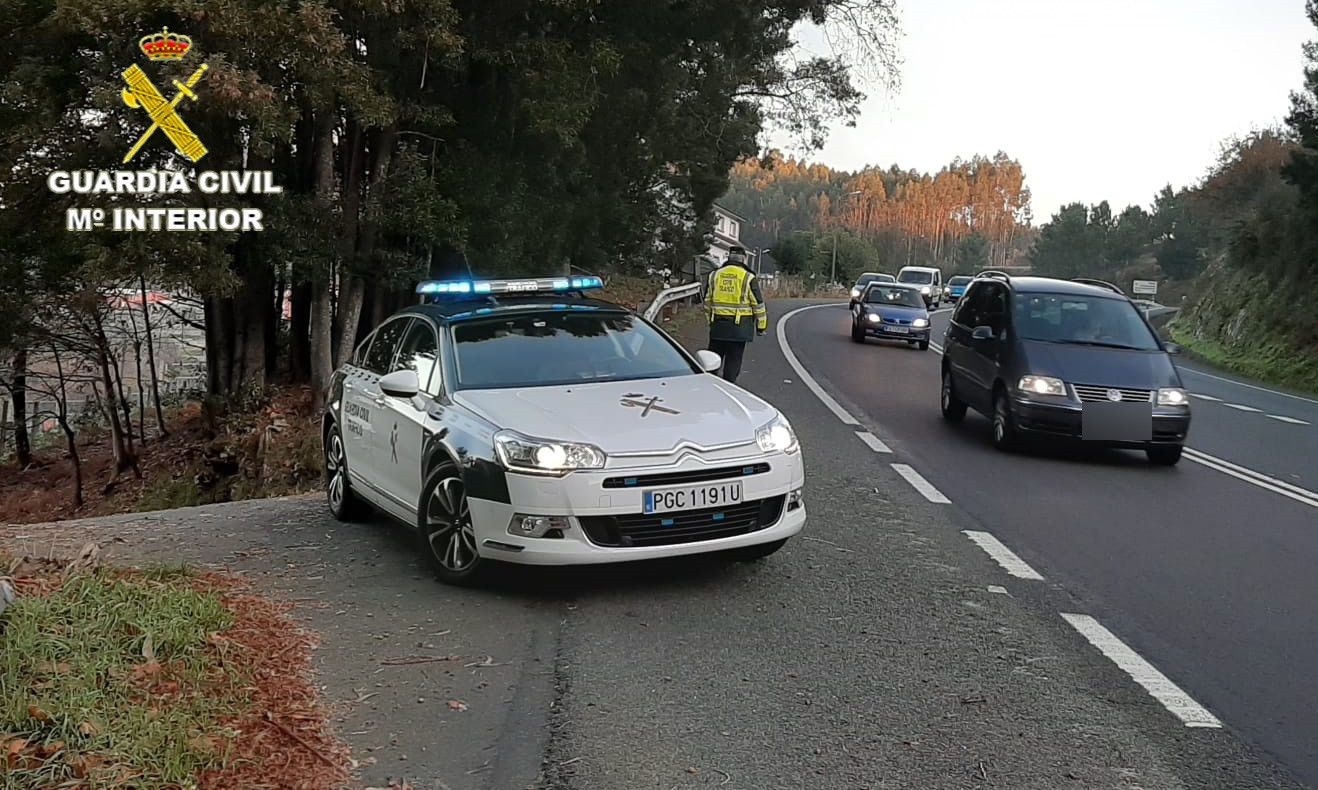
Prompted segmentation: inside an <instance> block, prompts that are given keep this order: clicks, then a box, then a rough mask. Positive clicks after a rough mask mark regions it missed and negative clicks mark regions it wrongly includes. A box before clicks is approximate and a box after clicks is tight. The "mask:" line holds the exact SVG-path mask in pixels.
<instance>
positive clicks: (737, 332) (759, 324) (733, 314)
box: [705, 263, 769, 341]
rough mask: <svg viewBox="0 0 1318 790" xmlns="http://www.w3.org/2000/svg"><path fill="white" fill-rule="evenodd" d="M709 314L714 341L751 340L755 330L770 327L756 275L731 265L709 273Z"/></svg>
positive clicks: (707, 314) (710, 330)
mask: <svg viewBox="0 0 1318 790" xmlns="http://www.w3.org/2000/svg"><path fill="white" fill-rule="evenodd" d="M705 315H706V317H707V318H708V319H709V336H710V338H712V339H714V340H740V341H750V340H751V339H753V338H754V337H755V331H756V330H759V331H761V332H763V331H765V330H766V329H768V328H769V314H768V311H767V310H766V309H765V307H764V297H763V295H762V294H761V293H760V284H759V282H758V281H757V280H756V279H755V275H754V274H753V273H752V272H751V271H750V270H749V269H747V268H745V267H744V266H740V265H738V264H735V263H727V264H724V265H723V266H721V267H719V268H718V269H715V270H714V271H712V272H710V274H709V282H708V283H707V285H706V288H705Z"/></svg>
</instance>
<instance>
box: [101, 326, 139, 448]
mask: <svg viewBox="0 0 1318 790" xmlns="http://www.w3.org/2000/svg"><path fill="white" fill-rule="evenodd" d="M105 351H106V354H107V356H108V358H109V363H110V370H111V371H112V372H113V373H114V386H115V390H114V392H115V394H116V396H117V399H118V401H119V408H120V409H121V410H122V411H123V415H124V439H125V440H126V441H127V442H128V454H129V455H130V456H132V457H133V458H134V460H136V458H137V449H136V447H135V446H134V444H133V407H132V406H131V405H129V403H128V395H127V393H125V392H124V375H123V371H122V370H120V368H119V359H118V358H117V357H115V356H114V351H113V350H112V349H111V348H110V344H109V341H106V344H105Z"/></svg>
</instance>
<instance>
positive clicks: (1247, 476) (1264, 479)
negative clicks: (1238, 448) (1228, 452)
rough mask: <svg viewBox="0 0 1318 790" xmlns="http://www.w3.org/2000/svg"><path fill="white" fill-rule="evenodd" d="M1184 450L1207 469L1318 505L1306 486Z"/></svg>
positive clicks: (1316, 499) (1189, 457)
mask: <svg viewBox="0 0 1318 790" xmlns="http://www.w3.org/2000/svg"><path fill="white" fill-rule="evenodd" d="M1184 452H1185V457H1186V458H1188V459H1190V460H1191V461H1194V462H1195V463H1197V464H1200V465H1202V466H1206V467H1208V468H1209V469H1214V470H1216V471H1218V472H1221V473H1223V474H1227V475H1231V476H1232V477H1234V478H1237V479H1239V480H1244V481H1245V482H1246V483H1252V484H1253V485H1256V486H1258V487H1259V488H1265V489H1267V490H1269V491H1272V492H1273V493H1277V494H1281V495H1282V496H1286V497H1290V498H1291V499H1294V500H1295V501H1296V502H1301V503H1303V504H1306V505H1309V506H1310V507H1318V493H1315V492H1313V491H1310V490H1309V489H1307V488H1300V487H1299V486H1297V485H1292V484H1290V483H1287V482H1286V481H1285V480H1278V479H1277V478H1275V477H1268V476H1267V475H1265V474H1262V473H1261V472H1255V471H1254V470H1253V469H1248V468H1246V467H1243V466H1239V465H1237V464H1233V463H1231V462H1230V461H1225V460H1223V459H1221V458H1218V457H1216V456H1213V455H1209V454H1208V453H1201V452H1199V451H1198V450H1194V449H1191V448H1189V447H1187V448H1185V451H1184Z"/></svg>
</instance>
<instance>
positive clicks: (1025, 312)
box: [1015, 293, 1159, 351]
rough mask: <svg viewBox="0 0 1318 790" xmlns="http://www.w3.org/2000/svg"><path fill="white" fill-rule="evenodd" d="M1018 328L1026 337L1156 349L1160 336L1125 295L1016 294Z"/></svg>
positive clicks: (1070, 342)
mask: <svg viewBox="0 0 1318 790" xmlns="http://www.w3.org/2000/svg"><path fill="white" fill-rule="evenodd" d="M1015 313H1016V315H1015V318H1016V321H1015V323H1016V332H1017V333H1018V334H1019V335H1020V337H1021V339H1023V340H1042V341H1045V342H1049V343H1063V344H1067V345H1082V346H1105V347H1109V348H1123V349H1131V350H1137V351H1157V350H1158V348H1159V347H1158V340H1157V338H1155V337H1154V336H1153V333H1152V332H1150V331H1149V327H1148V325H1147V324H1145V323H1144V320H1143V319H1141V318H1140V315H1139V313H1138V312H1137V311H1136V309H1135V306H1134V305H1133V304H1131V303H1130V302H1128V301H1126V300H1125V299H1108V298H1106V297H1101V296H1073V295H1070V294H1046V293H1040V294H1017V296H1016V309H1015Z"/></svg>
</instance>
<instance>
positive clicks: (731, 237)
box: [707, 203, 746, 265]
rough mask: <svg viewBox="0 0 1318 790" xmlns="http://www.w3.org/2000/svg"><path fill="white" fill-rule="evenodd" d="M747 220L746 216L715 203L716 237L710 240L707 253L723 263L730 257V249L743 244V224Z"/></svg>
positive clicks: (720, 263) (719, 263)
mask: <svg viewBox="0 0 1318 790" xmlns="http://www.w3.org/2000/svg"><path fill="white" fill-rule="evenodd" d="M745 221H746V219H745V218H744V217H741V216H739V215H737V214H733V213H732V212H731V211H728V210H727V209H725V208H723V207H722V206H720V205H719V204H717V203H715V204H714V237H713V239H712V240H711V241H710V244H709V252H708V253H707V255H709V257H710V259H711V260H712V261H714V262H715V263H716V264H718V265H722V264H723V262H724V261H726V260H727V259H728V251H729V250H730V249H732V248H733V247H740V246H742V244H741V225H742V223H744V222H745Z"/></svg>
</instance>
